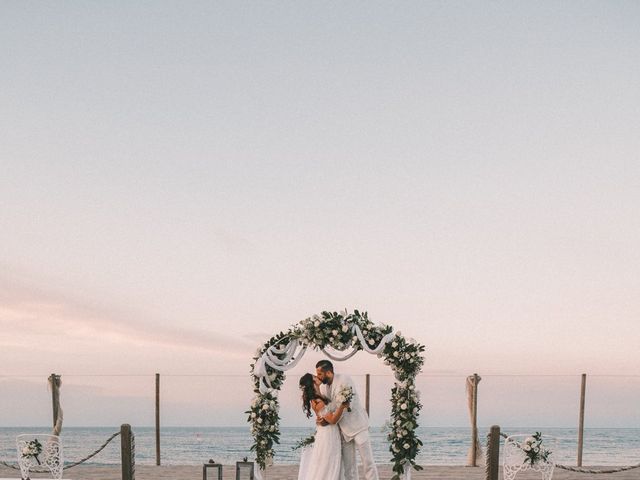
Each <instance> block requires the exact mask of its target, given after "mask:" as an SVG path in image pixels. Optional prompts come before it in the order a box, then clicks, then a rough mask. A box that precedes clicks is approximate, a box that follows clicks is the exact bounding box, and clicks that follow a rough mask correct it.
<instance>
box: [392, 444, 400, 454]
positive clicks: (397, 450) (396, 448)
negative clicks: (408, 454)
mask: <svg viewBox="0 0 640 480" xmlns="http://www.w3.org/2000/svg"><path fill="white" fill-rule="evenodd" d="M393 451H394V452H396V453H398V452H399V451H400V449H399V448H398V447H397V446H395V445H394V446H393Z"/></svg>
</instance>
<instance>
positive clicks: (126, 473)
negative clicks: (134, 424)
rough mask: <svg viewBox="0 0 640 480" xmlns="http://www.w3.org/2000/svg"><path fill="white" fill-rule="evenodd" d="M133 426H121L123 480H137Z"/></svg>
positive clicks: (125, 424)
mask: <svg viewBox="0 0 640 480" xmlns="http://www.w3.org/2000/svg"><path fill="white" fill-rule="evenodd" d="M131 440H132V435H131V425H129V424H127V423H124V424H122V425H121V426H120V459H121V461H122V480H135V460H134V458H133V448H132V447H133V445H132V441H131Z"/></svg>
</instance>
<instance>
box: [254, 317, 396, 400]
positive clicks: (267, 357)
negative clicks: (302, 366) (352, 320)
mask: <svg viewBox="0 0 640 480" xmlns="http://www.w3.org/2000/svg"><path fill="white" fill-rule="evenodd" d="M351 332H352V334H353V336H354V337H357V338H358V341H359V342H360V346H361V347H362V350H364V351H365V352H367V353H371V354H372V355H379V354H380V353H382V351H383V350H384V347H386V346H387V343H389V342H391V341H392V340H393V338H394V337H395V336H396V334H395V333H393V332H391V333H388V334H387V335H385V336H384V337H382V339H381V340H380V342H379V343H378V345H377V346H376V347H374V348H372V347H370V346H369V345H370V343H369V342H370V341H372V340H371V339H369V340H367V339H365V337H364V335H363V333H362V330H361V329H360V327H359V326H358V325H353V326H352V327H351ZM347 349H351V351H350V352H349V353H347V354H346V355H342V356H340V355H338V354H335V353H332V352H330V351H328V350H327V349H326V348H323V349H322V352H323V353H324V354H325V355H327V357H329V358H330V359H331V360H335V361H337V362H342V361H345V360H348V359H350V358H351V357H353V356H354V355H355V354H356V353H358V349H357V348H355V346H354V343H353V340H352V341H351V343H349V345H347V347H346V348H345V350H347ZM306 351H307V346H306V345H303V344H302V343H301V342H300V340H298V339H297V338H296V339H293V340H291V341H290V342H289V343H287V344H286V345H277V344H276V345H272V346H271V347H269V348H267V349H266V350H265V352H264V353H263V354H262V356H261V357H260V358H259V359H258V360H257V361H256V364H255V366H254V370H253V374H254V375H255V376H256V377H257V378H259V379H260V393H263V394H264V393H268V392H270V391H272V390H273V387H272V385H271V379H270V378H269V374H268V372H267V365H268V366H269V367H271V368H273V369H274V370H278V371H280V372H286V371H287V370H290V369H292V368H293V367H295V366H296V365H297V364H298V362H299V361H300V359H301V358H302V357H303V356H304V354H305V352H306ZM279 357H282V358H279Z"/></svg>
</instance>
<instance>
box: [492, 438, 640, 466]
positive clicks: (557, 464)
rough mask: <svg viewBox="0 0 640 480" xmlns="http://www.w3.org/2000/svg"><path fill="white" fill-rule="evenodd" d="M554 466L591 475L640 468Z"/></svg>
mask: <svg viewBox="0 0 640 480" xmlns="http://www.w3.org/2000/svg"><path fill="white" fill-rule="evenodd" d="M500 436H501V437H502V438H509V435H507V434H506V433H503V432H500ZM487 437H488V435H487ZM556 468H560V469H562V470H568V471H570V472H576V473H591V474H593V475H599V474H602V473H618V472H626V471H629V470H633V469H635V468H640V463H638V464H636V465H628V466H624V467H617V468H610V469H607V470H603V469H593V468H584V467H571V466H569V465H562V464H560V463H556Z"/></svg>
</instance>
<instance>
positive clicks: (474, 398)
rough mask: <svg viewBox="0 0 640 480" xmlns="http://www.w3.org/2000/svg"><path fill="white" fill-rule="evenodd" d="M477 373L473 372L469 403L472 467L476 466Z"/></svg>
mask: <svg viewBox="0 0 640 480" xmlns="http://www.w3.org/2000/svg"><path fill="white" fill-rule="evenodd" d="M479 378H480V377H479V376H478V374H477V373H474V374H473V388H472V390H471V392H472V397H471V398H472V404H471V436H472V437H473V438H472V440H471V442H472V443H471V452H472V463H471V466H472V467H477V466H478V379H479Z"/></svg>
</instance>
